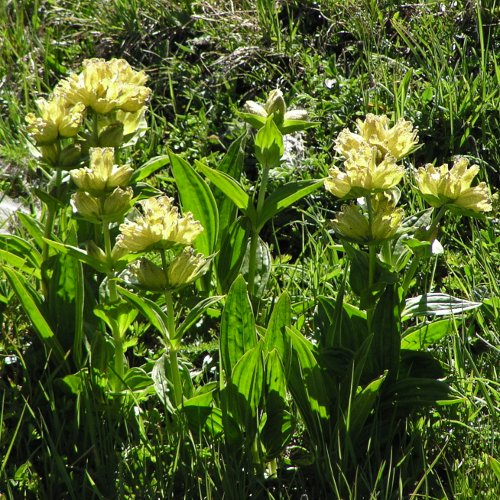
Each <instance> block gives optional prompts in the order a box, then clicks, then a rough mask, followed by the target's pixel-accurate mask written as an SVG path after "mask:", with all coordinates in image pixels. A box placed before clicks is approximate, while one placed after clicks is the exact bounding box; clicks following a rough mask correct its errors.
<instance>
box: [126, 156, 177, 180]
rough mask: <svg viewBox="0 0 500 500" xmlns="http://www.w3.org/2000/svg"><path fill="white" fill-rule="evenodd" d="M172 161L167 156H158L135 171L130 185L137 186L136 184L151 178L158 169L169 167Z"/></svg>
mask: <svg viewBox="0 0 500 500" xmlns="http://www.w3.org/2000/svg"><path fill="white" fill-rule="evenodd" d="M169 161H170V159H169V157H168V156H167V155H161V156H156V157H155V158H151V159H150V160H148V161H147V162H146V163H144V164H143V165H141V166H140V167H139V168H138V169H136V170H135V171H134V173H133V174H132V177H131V178H130V183H131V184H135V183H136V182H139V181H142V180H143V179H145V178H146V177H149V176H150V175H151V174H152V173H154V172H156V171H157V170H158V169H160V168H162V167H164V166H165V165H168V162H169Z"/></svg>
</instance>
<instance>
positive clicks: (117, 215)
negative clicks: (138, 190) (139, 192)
mask: <svg viewBox="0 0 500 500" xmlns="http://www.w3.org/2000/svg"><path fill="white" fill-rule="evenodd" d="M133 196H134V192H133V191H132V188H130V187H127V188H125V189H122V188H119V187H117V188H116V189H115V190H114V191H113V192H112V193H111V194H108V195H107V196H106V197H105V198H104V206H103V212H102V218H103V219H104V220H106V221H108V222H116V221H118V220H120V219H121V218H122V216H123V215H124V214H125V212H127V210H128V209H129V208H130V203H131V201H132V198H133Z"/></svg>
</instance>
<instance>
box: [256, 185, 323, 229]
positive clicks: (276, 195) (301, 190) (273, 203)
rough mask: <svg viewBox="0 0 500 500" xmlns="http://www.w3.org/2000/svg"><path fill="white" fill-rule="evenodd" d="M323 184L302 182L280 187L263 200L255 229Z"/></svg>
mask: <svg viewBox="0 0 500 500" xmlns="http://www.w3.org/2000/svg"><path fill="white" fill-rule="evenodd" d="M323 183H324V182H323V180H319V181H318V180H303V181H296V182H289V183H288V184H285V185H284V186H280V187H279V188H278V189H276V190H275V191H274V192H273V193H272V194H271V195H270V196H269V197H268V198H267V199H266V200H265V202H264V206H263V207H262V212H261V213H260V214H258V220H257V227H258V228H259V229H260V228H262V226H263V225H264V224H265V223H266V222H267V221H268V220H269V219H271V218H272V217H274V216H275V215H276V214H277V213H279V212H281V211H282V210H284V209H285V208H287V207H289V206H290V205H292V204H293V203H295V202H296V201H298V200H300V199H302V198H304V196H307V195H308V194H311V193H313V192H314V191H316V190H317V189H318V188H319V187H320V186H322V185H323Z"/></svg>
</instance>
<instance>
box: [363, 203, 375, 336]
mask: <svg viewBox="0 0 500 500" xmlns="http://www.w3.org/2000/svg"><path fill="white" fill-rule="evenodd" d="M365 199H366V208H367V211H368V227H369V234H370V237H372V223H373V207H372V200H371V196H370V195H368V196H367V197H366V198H365ZM376 264H377V248H376V246H375V245H368V290H369V291H370V292H371V288H372V286H373V283H374V281H375V267H376ZM372 318H373V306H371V307H370V308H369V309H367V310H366V320H367V322H368V328H369V330H370V331H371V329H372Z"/></svg>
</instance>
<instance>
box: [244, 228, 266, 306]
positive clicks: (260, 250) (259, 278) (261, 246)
mask: <svg viewBox="0 0 500 500" xmlns="http://www.w3.org/2000/svg"><path fill="white" fill-rule="evenodd" d="M250 245H251V242H250V241H249V242H248V244H247V250H246V253H245V257H244V259H243V262H242V263H241V269H240V272H241V274H243V276H245V278H247V279H248V271H249V264H250ZM271 264H272V259H271V252H270V251H269V245H268V244H267V243H266V242H265V241H264V240H263V239H261V238H258V240H257V252H256V255H255V275H254V286H253V297H254V298H256V299H259V298H261V297H262V295H264V292H265V291H266V288H267V283H268V281H269V277H270V276H271Z"/></svg>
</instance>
